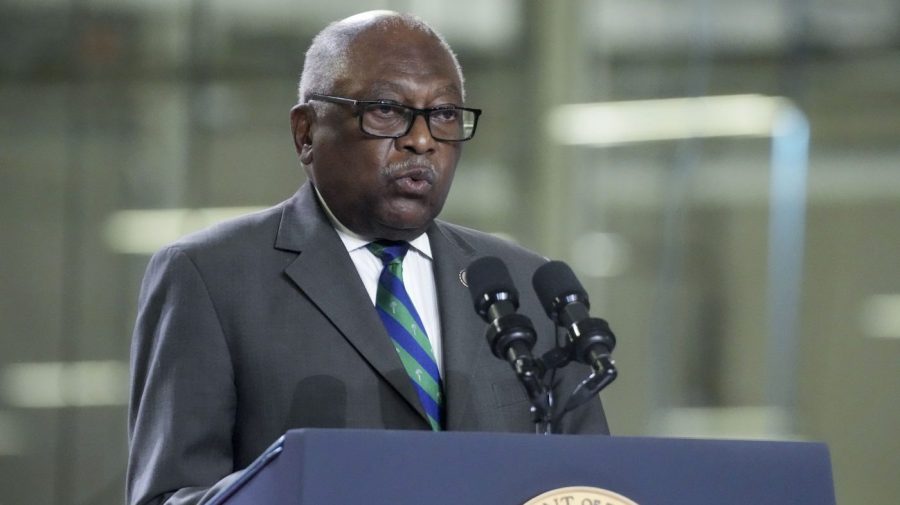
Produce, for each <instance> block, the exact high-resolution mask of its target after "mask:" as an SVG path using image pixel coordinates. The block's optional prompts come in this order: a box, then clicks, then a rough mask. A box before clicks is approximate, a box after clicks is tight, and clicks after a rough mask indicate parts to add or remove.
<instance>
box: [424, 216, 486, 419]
mask: <svg viewBox="0 0 900 505" xmlns="http://www.w3.org/2000/svg"><path fill="white" fill-rule="evenodd" d="M428 238H429V240H430V241H431V249H432V253H433V255H434V279H435V285H436V287H437V296H438V304H439V306H440V316H441V341H442V347H443V350H444V390H445V391H444V393H445V399H446V405H445V406H446V412H447V420H446V423H445V424H446V427H447V429H451V430H452V429H454V428H456V427H457V426H460V425H463V424H464V423H463V420H465V419H466V416H467V412H468V411H469V410H470V409H471V408H472V400H473V398H474V394H473V393H474V390H475V388H476V387H477V385H476V384H473V383H472V378H473V377H475V373H474V372H475V370H476V369H478V367H479V365H478V363H479V361H480V360H481V359H483V358H484V357H485V356H488V355H489V354H490V351H489V350H488V348H487V345H486V344H484V337H483V335H484V330H485V323H484V322H482V321H481V319H480V318H479V317H478V316H477V315H476V314H475V309H474V308H473V306H472V305H473V304H472V297H471V295H470V294H469V289H468V287H466V286H465V285H464V284H463V282H462V279H461V275H462V272H464V270H465V268H466V267H467V266H468V265H469V263H471V262H472V261H473V260H474V259H475V257H476V251H475V250H474V249H473V248H472V247H471V245H469V244H468V243H466V242H465V241H464V240H463V239H462V238H461V237H459V236H458V235H456V234H453V233H452V232H451V231H449V230H448V229H447V228H446V225H444V224H442V223H440V222H435V224H434V225H432V226H431V228H430V229H429V232H428ZM488 357H490V356H488ZM492 359H493V358H492Z"/></svg>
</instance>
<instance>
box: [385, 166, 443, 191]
mask: <svg viewBox="0 0 900 505" xmlns="http://www.w3.org/2000/svg"><path fill="white" fill-rule="evenodd" d="M434 179H435V174H434V170H432V169H431V168H427V167H422V168H412V169H409V170H403V171H402V172H400V173H397V174H395V175H394V184H396V185H397V186H398V187H399V188H400V190H401V191H402V192H403V193H409V194H414V195H421V194H425V193H427V192H428V191H430V190H431V186H432V185H433V184H434Z"/></svg>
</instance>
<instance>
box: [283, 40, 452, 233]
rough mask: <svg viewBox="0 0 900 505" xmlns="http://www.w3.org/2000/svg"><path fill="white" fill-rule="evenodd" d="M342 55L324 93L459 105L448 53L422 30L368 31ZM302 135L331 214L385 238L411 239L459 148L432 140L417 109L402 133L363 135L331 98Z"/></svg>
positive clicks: (446, 186)
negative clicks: (340, 70)
mask: <svg viewBox="0 0 900 505" xmlns="http://www.w3.org/2000/svg"><path fill="white" fill-rule="evenodd" d="M348 60H349V65H348V68H347V70H346V72H345V73H344V75H343V77H342V78H340V79H339V80H338V81H337V83H336V85H335V89H333V90H329V92H326V93H327V94H332V95H337V96H342V97H346V98H352V99H355V100H392V101H395V102H397V103H400V104H402V105H407V106H410V107H416V108H429V107H436V106H439V105H448V104H453V105H462V96H461V95H462V92H461V87H462V85H461V83H460V82H459V78H458V75H457V73H456V68H455V66H454V64H453V61H452V59H451V57H450V55H449V54H447V52H446V51H445V50H444V49H443V48H441V46H440V45H439V43H438V42H437V41H436V40H434V39H433V38H431V37H429V36H427V35H425V34H423V33H420V32H416V31H411V30H409V29H405V28H402V29H397V30H390V31H387V32H385V31H380V30H369V31H367V32H365V33H363V34H361V35H360V36H359V37H358V38H357V39H356V40H355V41H354V43H353V45H352V46H351V50H350V55H349V58H348ZM309 141H310V142H311V143H310V144H309V146H308V148H304V149H303V152H302V153H301V159H302V160H303V161H304V163H305V164H306V165H307V168H308V170H309V172H308V174H309V175H310V178H311V179H312V181H313V182H314V184H315V185H316V187H317V188H318V189H319V192H320V193H321V194H322V196H323V198H324V199H325V202H326V203H327V204H328V207H329V208H330V209H331V211H332V212H333V213H334V215H335V216H336V217H337V218H338V220H339V221H341V223H343V224H344V225H346V226H347V227H348V228H350V229H351V230H353V231H354V232H356V233H358V234H360V235H363V236H365V237H368V238H386V239H392V240H410V239H412V238H415V237H416V236H418V235H420V234H421V233H423V232H424V231H425V228H426V227H427V226H428V225H429V224H430V223H431V222H432V220H434V218H435V217H436V216H437V215H438V213H440V211H441V208H442V207H443V205H444V201H445V200H446V198H447V193H448V192H449V190H450V185H451V182H452V181H453V174H454V171H455V169H456V163H457V161H458V160H459V155H460V147H461V146H460V143H458V142H442V141H437V140H435V139H434V138H433V137H432V136H431V134H430V133H429V131H428V125H427V124H426V120H425V118H424V117H421V116H417V117H416V118H415V121H414V123H413V126H412V129H411V130H410V131H409V133H407V134H406V135H405V136H403V137H400V138H396V139H392V138H374V137H370V136H367V135H366V134H364V133H363V132H362V131H360V128H359V118H358V117H357V116H356V115H355V114H354V111H353V108H352V107H350V106H347V105H342V104H333V103H320V104H317V112H316V113H315V118H314V120H312V121H311V122H310V127H309Z"/></svg>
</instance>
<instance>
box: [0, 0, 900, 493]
mask: <svg viewBox="0 0 900 505" xmlns="http://www.w3.org/2000/svg"><path fill="white" fill-rule="evenodd" d="M369 8H390V9H395V10H402V11H410V12H413V13H416V14H419V15H420V16H422V17H423V18H425V19H426V20H427V21H429V22H430V23H432V24H433V25H434V26H435V27H437V28H438V29H439V30H440V31H442V32H443V33H444V34H445V35H446V36H447V38H448V39H449V41H450V43H451V45H452V46H453V47H454V48H455V50H456V51H457V52H458V53H459V56H460V59H461V61H462V64H463V66H464V69H465V73H466V77H467V86H468V95H469V100H468V103H469V104H471V105H473V106H476V107H481V108H484V109H485V111H486V112H485V115H484V116H483V122H482V124H481V125H480V126H479V130H478V135H477V136H476V138H475V140H474V141H472V142H470V143H469V144H467V145H466V148H465V153H464V156H463V160H462V162H461V164H460V168H459V170H458V172H457V177H456V182H455V187H454V190H453V192H452V194H451V197H450V200H449V202H448V204H447V207H446V209H445V211H444V214H443V217H444V218H446V219H448V220H452V221H455V222H459V223H462V224H466V225H469V226H473V227H476V228H480V229H483V230H486V231H491V232H497V233H502V234H505V235H506V236H508V237H510V238H512V239H513V240H516V241H518V242H520V243H522V244H524V245H526V246H529V247H532V248H535V249H537V250H540V251H541V252H543V253H544V254H546V255H548V256H551V257H554V258H559V259H563V260H565V261H568V262H570V263H571V264H573V266H574V267H575V269H576V271H577V272H578V274H579V276H580V277H581V278H582V280H583V282H584V283H585V285H586V287H587V288H588V291H589V292H590V294H591V297H592V302H593V307H592V312H593V314H595V315H600V316H602V317H605V318H607V319H608V320H609V321H610V322H611V323H612V325H613V328H614V330H615V331H616V333H617V334H618V336H619V347H618V348H617V350H616V356H617V361H618V364H619V369H620V371H621V376H620V378H619V379H618V381H617V382H616V383H615V384H613V386H611V387H610V388H609V389H608V390H606V391H605V392H604V394H603V397H604V400H605V402H606V406H607V411H608V413H609V416H610V422H611V426H612V429H613V431H614V433H616V434H620V435H657V436H660V435H661V436H698V437H742V438H743V437H751V438H768V439H804V440H806V439H808V440H821V441H825V442H827V443H828V445H829V447H830V449H831V452H832V458H833V464H834V474H835V482H836V488H837V494H838V501H839V502H840V503H892V502H893V500H895V499H896V497H897V496H900V481H898V479H897V474H896V472H897V468H900V437H898V426H900V402H898V392H897V391H898V385H900V261H898V249H900V247H898V246H900V226H898V223H900V170H898V167H900V29H898V26H900V3H898V2H896V0H804V1H799V0H798V1H778V0H756V1H750V2H746V1H738V0H719V1H713V0H596V1H589V0H583V1H555V2H551V1H539V0H531V1H516V0H456V1H454V2H436V1H434V2H432V1H424V0H421V1H416V0H393V1H390V0H384V1H360V0H353V1H351V0H331V1H328V2H319V1H300V0H293V1H289V0H256V1H254V2H244V1H237V0H219V1H211V0H190V1H182V0H156V1H152V2H150V1H140V0H115V1H112V0H40V1H34V0H5V2H3V3H2V4H0V47H2V48H3V50H2V51H0V111H2V115H0V279H2V280H0V290H2V292H0V297H2V298H0V300H2V304H0V489H3V493H2V495H0V504H25V503H28V504H31V503H34V504H59V505H63V504H74V505H82V504H116V503H121V502H122V497H123V479H124V464H125V458H126V433H125V423H126V413H125V408H126V407H125V403H126V401H127V399H126V395H127V380H128V368H127V359H128V353H129V345H130V334H131V329H132V324H133V320H134V315H135V303H136V298H137V291H138V286H139V283H140V279H141V276H142V274H143V270H144V268H145V266H146V263H147V260H148V258H149V254H150V253H151V252H152V251H153V250H154V249H155V248H157V247H159V246H160V245H162V244H163V243H165V242H168V241H171V240H173V239H175V238H176V237H178V236H179V235H181V234H183V233H186V232H187V231H190V230H192V229H195V228H197V227H199V226H203V225H205V224H207V223H210V222H213V221H216V220H219V219H222V218H224V217H227V216H229V215H232V214H235V213H240V212H243V211H245V210H246V209H247V208H253V207H263V206H269V205H272V204H274V203H276V202H279V201H281V200H283V199H285V198H287V197H289V196H290V195H291V194H292V193H293V192H294V190H295V188H296V187H298V186H299V185H300V184H301V182H302V180H303V175H302V171H301V170H300V169H299V167H298V162H297V160H296V159H295V155H294V151H293V145H292V142H291V137H290V133H289V123H288V110H289V108H290V107H291V106H292V105H293V104H294V103H295V93H296V92H295V86H296V79H297V77H298V75H299V71H300V68H301V66H302V63H303V52H304V51H305V48H306V47H307V46H308V44H309V42H310V40H311V38H312V36H313V35H314V34H315V33H316V32H317V31H318V30H319V29H321V28H322V27H323V26H324V25H325V24H327V23H328V22H329V21H332V20H335V19H338V18H341V17H344V16H346V15H349V14H351V13H354V12H357V11H360V10H365V9H369ZM723 96H725V97H732V99H733V100H736V101H737V102H734V103H738V104H739V105H734V103H732V105H734V107H731V108H729V107H724V106H721V103H720V102H716V101H715V100H713V101H708V100H707V98H708V97H723ZM768 97H784V98H785V99H786V100H774V99H770V98H768ZM669 98H689V99H694V100H692V101H685V102H668V101H660V100H661V99H669ZM673 103H676V104H677V103H680V104H682V106H681V108H679V107H674V108H673V107H672V104H673ZM565 104H601V108H597V109H589V108H586V106H584V105H582V106H580V107H579V108H577V110H576V112H577V111H582V113H584V111H587V112H586V114H587V117H588V121H587V122H578V121H576V120H575V119H574V117H575V116H573V115H571V114H570V115H566V114H565V113H564V112H565V111H569V112H571V111H572V109H565V108H560V106H562V105H565ZM685 104H688V105H685ZM735 107H737V108H735ZM573 114H574V113H573ZM621 114H625V115H624V116H623V115H621ZM749 117H753V118H756V123H753V122H752V121H749V120H747V118H749ZM595 118H596V120H594V119H595ZM616 118H618V119H616ZM785 118H787V119H785ZM745 120H747V121H745ZM748 121H749V123H748ZM751 123H752V124H751ZM807 124H808V126H809V128H810V130H809V131H810V132H811V136H810V138H809V142H808V143H807V142H806V138H805V136H804V135H805V134H804V131H805V130H804V128H805V125H807ZM735 125H737V126H735ZM753 125H755V126H753ZM732 126H735V128H731V127H732ZM659 128H662V130H663V131H667V132H668V133H663V134H660V133H659V131H658V129H659ZM626 130H628V131H629V132H631V133H630V135H631V136H630V137H629V136H628V134H627V133H628V132H626ZM654 132H655V133H654ZM617 135H618V136H617ZM620 135H625V137H621V136H620ZM784 152H790V153H793V154H792V156H793V157H792V158H790V159H789V160H788V161H786V162H785V161H783V160H782V161H779V159H780V158H779V154H778V153H782V154H783V153H784ZM807 160H808V164H807V163H806V161H807ZM779 164H780V165H779ZM779 174H780V175H779ZM779 181H780V182H779ZM780 191H781V192H782V193H783V196H778V195H779V194H782V193H779V192H780ZM773 192H774V193H773ZM520 288H527V287H520ZM891 497H894V498H891Z"/></svg>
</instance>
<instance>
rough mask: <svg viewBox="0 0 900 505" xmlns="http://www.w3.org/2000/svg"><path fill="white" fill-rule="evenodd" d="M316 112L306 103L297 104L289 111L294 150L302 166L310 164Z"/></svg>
mask: <svg viewBox="0 0 900 505" xmlns="http://www.w3.org/2000/svg"><path fill="white" fill-rule="evenodd" d="M315 116H316V111H315V109H313V108H312V106H311V105H309V104H308V103H298V104H297V105H295V106H294V107H293V108H292V109H291V133H292V134H293V136H294V149H296V150H297V156H299V157H300V161H301V162H302V163H303V164H304V165H309V164H310V163H312V124H313V121H314V120H315Z"/></svg>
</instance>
